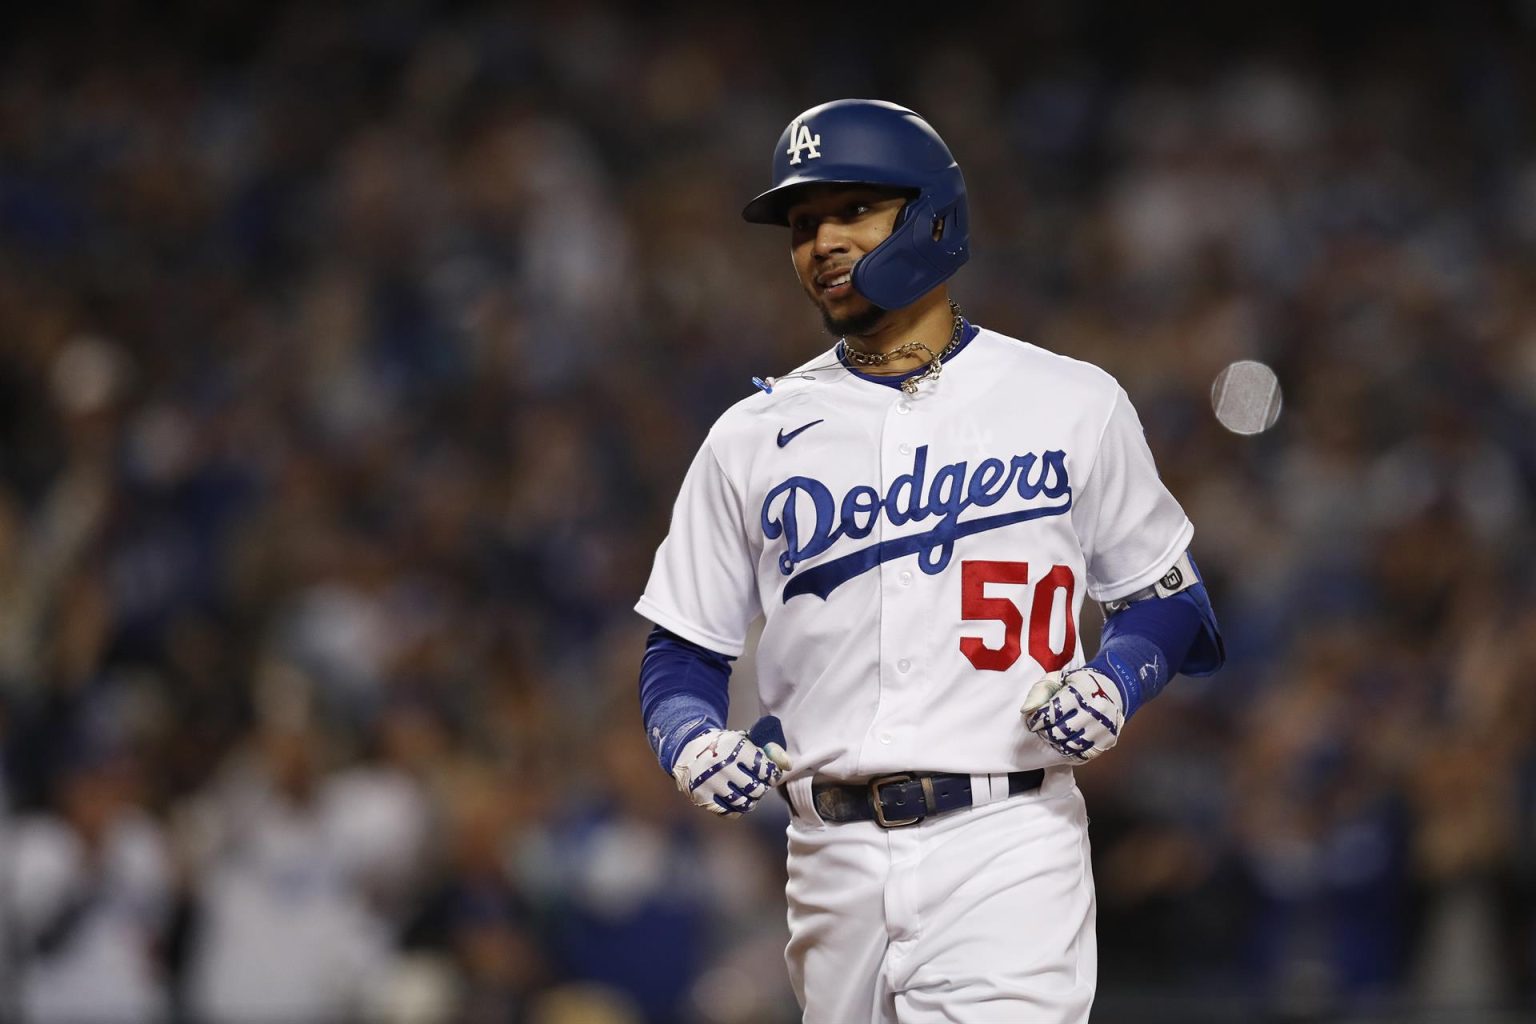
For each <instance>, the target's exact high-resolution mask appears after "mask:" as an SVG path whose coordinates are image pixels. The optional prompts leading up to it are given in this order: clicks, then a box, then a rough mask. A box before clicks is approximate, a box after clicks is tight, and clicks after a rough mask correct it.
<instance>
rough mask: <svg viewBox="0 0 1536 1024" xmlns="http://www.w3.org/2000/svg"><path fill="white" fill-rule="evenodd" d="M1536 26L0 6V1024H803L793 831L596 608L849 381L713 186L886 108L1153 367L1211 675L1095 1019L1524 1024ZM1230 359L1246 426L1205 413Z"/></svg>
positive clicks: (1032, 301) (1533, 593) (737, 202)
mask: <svg viewBox="0 0 1536 1024" xmlns="http://www.w3.org/2000/svg"><path fill="white" fill-rule="evenodd" d="M1533 31H1536V5H1533V4H1531V3H1529V2H1524V3H1501V4H1487V5H1477V4H1465V5H1451V4H1446V5H1440V6H1434V5H1397V4H1384V3H1362V4H1342V3H1341V4H1333V5H1322V4H1317V5H1299V6H1298V5H1269V6H1266V8H1265V9H1264V10H1262V11H1260V10H1257V9H1253V6H1252V5H1244V4H1230V5H1220V4H1214V3H1211V4H1192V3H1183V4H1156V5H1153V4H1146V5H1139V4H1131V3H1104V2H1100V3H1083V4H1078V3H1069V2H1065V0H1053V2H1044V3H1038V4H1019V5H1006V6H1004V5H998V6H997V7H988V6H987V5H985V4H979V5H963V7H962V6H961V5H948V6H946V7H945V8H944V9H943V10H942V11H936V10H930V11H927V12H926V13H924V14H922V16H916V15H914V14H911V13H906V14H904V13H900V12H894V13H893V12H892V11H891V10H889V9H887V10H884V11H882V10H879V9H875V8H860V7H857V6H842V5H814V6H813V5H797V4H782V5H780V4H775V5H773V6H772V8H771V9H769V8H768V7H766V6H764V5H745V4H742V5H718V4H717V5H702V4H700V5H691V4H690V5H672V6H668V5H661V6H657V7H653V6H649V5H648V6H647V7H645V8H644V9H642V8H641V7H640V6H639V5H629V4H623V3H618V2H616V0H608V2H604V0H570V2H562V3H534V4H511V5H468V4H454V5H442V6H433V5H429V4H425V3H408V2H390V3H380V4H361V5H355V6H351V7H340V6H336V7H333V6H330V5H301V4H288V5H254V4H252V5H243V4H239V3H235V2H232V0H222V2H210V3H199V4H193V3H183V4H168V5H153V6H152V7H151V6H150V5H143V6H135V5H132V4H126V3H98V4H83V5H69V4H66V5H62V6H58V7H52V8H49V9H47V10H20V9H16V8H11V9H8V13H6V14H4V15H0V755H3V766H4V773H3V789H0V794H3V796H0V805H3V809H4V816H3V818H0V873H3V877H4V886H3V888H0V894H3V899H0V919H3V925H4V927H3V929H0V949H3V955H0V993H4V998H3V1000H0V1002H3V1004H4V1011H5V1012H6V1014H7V1015H8V1016H10V1015H16V1014H26V1015H27V1016H26V1019H39V1020H44V1019H48V1020H79V1019H83V1017H84V1015H85V1014H86V1013H87V1012H88V1011H90V1009H91V1006H92V1005H96V1006H109V1007H114V1008H116V1010H117V1012H118V1013H119V1014H121V1015H123V1016H124V1019H134V1018H135V1017H142V1018H144V1019H152V1018H153V1017H154V1016H155V1015H157V1014H160V1013H166V1012H172V1010H174V1012H175V1013H176V1014H177V1015H178V1016H179V1017H180V1018H182V1019H208V1020H280V1019H291V1020H321V1019H328V1020H341V1019H365V1018H368V1019H380V1020H421V1021H426V1020H437V1019H452V1020H467V1021H482V1020H484V1021H491V1020H495V1021H505V1020H513V1021H531V1022H539V1024H551V1022H570V1021H582V1022H595V1024H600V1022H630V1021H644V1022H647V1024H670V1022H690V1024H728V1022H747V1021H752V1022H758V1021H762V1022H775V1021H782V1020H789V1019H793V1016H794V1013H793V1004H792V1001H791V1000H790V997H789V994H788V992H787V986H786V984H785V982H784V980H783V968H782V963H781V959H780V952H781V947H782V942H783V924H782V870H783V866H782V831H781V829H782V825H783V817H782V811H781V810H780V809H778V808H771V809H769V810H766V811H764V812H762V813H760V814H759V815H756V816H754V818H753V819H750V820H749V821H748V822H747V823H745V824H741V825H737V826H735V827H728V826H725V825H723V824H722V823H718V822H716V821H714V820H712V819H706V818H705V816H703V815H700V814H697V813H696V812H693V811H691V810H690V809H689V808H688V807H687V806H686V805H685V802H684V801H682V800H681V799H679V798H678V797H677V796H676V794H675V793H673V792H672V790H671V788H670V784H669V781H668V780H667V779H666V778H664V777H663V776H662V775H661V774H660V773H659V772H658V771H657V770H656V768H655V765H654V762H653V761H652V759H651V756H650V754H649V752H648V751H647V749H646V748H645V745H644V743H643V738H642V737H641V733H640V729H639V726H638V724H637V711H636V707H635V700H634V691H635V674H636V667H637V663H638V655H639V651H640V649H641V645H642V642H643V637H644V633H645V630H646V624H645V623H643V622H642V621H640V620H639V618H638V617H637V616H636V615H635V614H633V612H631V610H630V608H631V605H632V603H633V601H634V599H635V597H636V595H637V594H638V592H639V590H640V588H641V586H642V585H643V582H644V579H645V576H646V573H647V571H648V568H649V561H650V557H651V554H652V552H653V550H654V547H655V545H656V543H657V542H658V541H659V539H660V538H661V536H662V534H663V532H664V530H665V527H666V522H667V515H668V509H669V503H670V501H671V497H672V495H673V494H674V493H675V489H676V487H677V484H678V483H679V481H680V479H681V477H682V473H683V470H684V468H685V467H686V465H687V462H688V460H689V458H690V456H691V454H692V452H693V451H694V449H695V447H696V446H697V444H698V442H699V441H700V439H701V438H702V436H703V432H704V430H705V429H706V428H707V426H708V424H709V423H710V422H711V421H712V419H713V418H714V417H715V416H716V415H717V414H718V413H719V412H720V411H721V410H723V409H724V408H725V407H726V406H727V405H729V404H730V403H731V402H733V401H735V400H736V399H737V398H739V397H741V396H742V395H744V394H746V393H748V391H749V389H750V383H749V378H750V377H751V376H752V375H753V374H757V375H764V374H771V373H776V372H781V371H782V370H784V369H786V368H788V367H790V366H793V365H795V364H796V363H798V362H800V361H802V360H803V359H804V358H805V357H806V356H807V355H808V354H810V353H813V352H815V351H817V350H819V349H820V348H821V347H823V346H824V345H825V344H826V340H825V338H824V337H823V336H822V335H821V333H820V328H819V324H818V323H817V321H816V318H815V316H814V314H813V312H812V311H811V310H810V309H809V307H808V306H807V305H806V304H805V303H804V302H803V300H802V299H801V298H800V296H799V295H798V293H797V290H796V288H795V285H794V283H793V280H792V277H791V275H790V273H789V267H788V266H787V261H786V260H785V258H784V256H785V253H784V249H783V241H782V239H776V238H775V237H774V236H773V235H772V233H771V232H768V231H767V230H766V229H755V228H752V227H750V226H748V225H745V224H743V223H741V221H740V220H739V217H738V211H739V209H740V207H741V205H742V203H743V201H744V200H745V199H746V198H747V197H749V196H750V195H752V194H754V193H755V192H756V191H757V190H758V189H759V188H761V187H762V185H763V184H764V182H765V181H766V175H767V163H768V155H769V154H768V150H769V147H770V146H771V144H772V141H773V140H774V139H775V138H776V137H777V135H778V132H779V131H780V130H781V128H782V127H783V125H784V123H785V122H786V120H787V119H788V118H789V117H790V116H792V115H793V114H794V113H795V112H797V111H799V110H801V109H802V108H804V107H806V106H809V105H810V104H812V103H815V102H819V101H821V100H824V99H827V98H831V97H836V96H843V95H875V96H880V97H883V98H888V99H893V100H897V101H900V102H903V103H906V104H908V105H910V106H912V107H914V108H916V109H917V110H919V111H921V112H922V113H923V114H924V115H925V116H927V117H928V118H929V119H930V120H931V121H932V122H933V123H934V124H935V125H936V126H938V128H939V129H940V131H942V132H943V134H944V135H945V137H946V139H947V140H948V141H949V143H950V145H951V146H952V148H953V149H954V151H955V152H956V153H957V155H958V157H959V159H960V162H961V164H962V166H963V167H964V170H965V173H966V177H967V180H968V183H969V186H970V191H971V197H972V211H973V232H974V257H973V260H972V263H971V265H970V266H968V267H967V268H966V269H965V270H964V271H963V272H962V274H961V276H960V277H958V278H957V279H956V281H955V285H954V288H955V294H956V296H957V298H958V299H959V300H960V302H961V303H962V304H963V305H964V307H965V308H966V310H967V312H968V313H969V314H970V315H971V316H972V317H973V318H974V319H976V320H977V321H979V322H981V323H983V324H986V325H988V326H993V327H996V328H998V329H1000V330H1004V331H1006V332H1008V333H1012V334H1015V335H1017V336H1021V337H1024V338H1027V339H1030V340H1033V341H1035V342H1037V343H1040V344H1042V345H1045V346H1047V347H1049V348H1052V349H1055V350H1057V351H1060V352H1063V353H1066V354H1069V355H1073V356H1077V357H1081V358H1085V359H1090V360H1093V361H1095V362H1097V363H1099V364H1100V365H1102V366H1104V367H1105V368H1107V369H1108V370H1110V371H1111V372H1112V373H1114V374H1115V375H1116V376H1117V377H1119V378H1120V380H1121V381H1122V382H1123V383H1124V385H1125V386H1126V388H1127V390H1128V391H1129V392H1130V394H1131V396H1132V398H1133V399H1134V400H1135V402H1136V404H1137V406H1138V408H1139V410H1140V412H1141V414H1142V417H1143V419H1144V421H1145V423H1146V426H1147V429H1148V434H1149V438H1150V441H1151V444H1152V447H1153V450H1154V451H1155V453H1156V454H1157V456H1158V458H1159V461H1160V463H1161V466H1162V470H1163V473H1164V476H1165V478H1166V479H1167V480H1168V482H1169V484H1170V485H1171V487H1172V489H1173V491H1174V492H1175V493H1176V494H1177V495H1178V496H1179V497H1180V499H1181V500H1182V501H1183V502H1184V504H1185V506H1186V508H1187V509H1188V510H1189V512H1190V514H1191V516H1192V518H1193V519H1194V521H1195V523H1196V524H1197V529H1198V538H1197V548H1196V550H1197V551H1198V553H1199V557H1200V560H1201V563H1202V566H1203V567H1204V568H1205V569H1206V571H1207V574H1208V576H1209V578H1210V579H1209V582H1210V586H1211V590H1212V592H1213V594H1214V595H1215V599H1216V604H1217V609H1218V612H1219V614H1220V616H1221V618H1222V622H1223V625H1224V628H1225V632H1226V636H1227V639H1228V643H1229V645H1230V653H1231V660H1230V662H1229V664H1228V667H1227V668H1226V670H1225V671H1224V672H1223V673H1222V674H1221V675H1220V676H1218V677H1217V678H1215V679H1214V680H1210V681H1200V682H1196V681H1191V680H1180V681H1178V682H1177V683H1175V684H1174V685H1173V686H1172V687H1171V688H1170V690H1169V691H1168V692H1167V693H1166V694H1165V696H1164V697H1163V698H1161V699H1160V700H1159V701H1158V702H1157V703H1156V704H1154V705H1152V706H1150V707H1149V708H1148V709H1147V710H1146V711H1145V712H1143V713H1142V714H1141V715H1140V716H1138V719H1137V721H1136V725H1135V728H1134V729H1132V730H1131V731H1130V733H1129V734H1128V737H1127V739H1126V741H1125V742H1124V743H1123V744H1122V749H1121V750H1119V751H1118V752H1117V753H1115V754H1114V755H1113V756H1112V757H1109V758H1106V759H1105V760H1103V761H1101V762H1098V763H1096V764H1094V765H1093V766H1092V767H1091V768H1089V769H1087V770H1085V771H1083V772H1082V773H1081V774H1080V780H1081V785H1082V786H1083V788H1084V790H1085V791H1086V792H1087V794H1088V798H1089V806H1090V811H1091V813H1092V835H1093V839H1094V849H1095V871H1096V875H1097V878H1098V882H1099V895H1100V904H1099V912H1100V943H1101V953H1102V963H1103V968H1102V984H1101V995H1100V1000H1099V1004H1098V1011H1097V1013H1096V1015H1095V1019H1096V1020H1097V1021H1105V1022H1116V1021H1138V1022H1140V1021H1153V1022H1155V1021H1163V1020H1166V1021H1190V1022H1198V1021H1226V1020H1239V1019H1241V1020H1275V1021H1335V1020H1338V1021H1367V1020H1369V1021H1377V1020H1380V1021H1414V1020H1418V1021H1431V1020H1433V1021H1494V1020H1504V1019H1509V1020H1514V1019H1528V1018H1529V1015H1530V1014H1531V1013H1532V1012H1533V1009H1536V930H1533V927H1532V924H1533V913H1536V911H1533V897H1536V892H1533V883H1536V536H1533V533H1536V530H1533V521H1536V520H1533V516H1532V503H1533V499H1536V261H1533V255H1536V127H1533V126H1536V116H1533V114H1536V47H1533ZM1243 358H1251V359H1259V360H1263V361H1265V362H1267V363H1269V364H1270V365H1272V366H1273V367H1274V368H1275V369H1276V370H1277V372H1278V373H1279V376H1280V379H1281V382H1282V385H1283V387H1284V393H1285V407H1284V411H1283V413H1282V415H1281V418H1280V420H1279V422H1278V424H1277V425H1276V427H1275V428H1274V429H1273V430H1271V431H1269V432H1268V433H1266V434H1263V435H1261V436H1258V437H1251V438H1244V437H1238V436H1236V435H1233V434H1230V433H1227V432H1226V431H1224V430H1223V429H1221V427H1220V426H1219V425H1218V424H1217V423H1216V422H1215V420H1214V419H1213V417H1212V415H1211V410H1210V401H1209V393H1210V386H1211V382H1212V379H1213V377H1214V376H1215V374H1216V373H1217V372H1218V371H1219V370H1220V369H1221V368H1222V367H1223V366H1225V365H1227V364H1228V363H1230V362H1231V361H1233V360H1235V359H1243ZM1092 636H1093V631H1092V629H1091V628H1090V629H1089V630H1088V635H1087V637H1086V639H1088V640H1089V642H1091V641H1092ZM736 687H737V689H738V691H740V692H739V693H738V697H737V699H736V702H735V706H734V709H733V716H734V717H735V718H737V719H739V720H742V721H749V720H750V719H751V717H752V716H753V713H754V711H755V707H754V706H753V702H752V698H751V697H750V695H749V694H750V688H749V687H750V666H745V665H744V666H742V669H741V671H740V672H739V673H738V678H737V682H736ZM775 815H777V817H776V816H775ZM1020 926H1021V927H1028V922H1020ZM81 1000H83V1001H84V1002H79V1001H81Z"/></svg>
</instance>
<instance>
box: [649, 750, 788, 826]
mask: <svg viewBox="0 0 1536 1024" xmlns="http://www.w3.org/2000/svg"><path fill="white" fill-rule="evenodd" d="M789 767H790V764H789V757H788V755H787V754H785V752H784V748H783V747H781V746H779V745H778V744H777V743H769V744H768V745H767V749H766V750H765V749H764V748H763V747H759V746H758V745H757V744H756V743H753V742H752V741H751V740H750V739H749V738H748V737H747V734H746V733H744V732H737V731H735V730H725V729H711V730H710V731H708V732H706V733H704V734H702V735H700V736H698V737H696V738H694V739H692V740H689V741H688V742H687V743H686V744H684V745H683V749H682V750H680V751H678V755H677V763H676V765H675V766H674V767H673V769H672V778H673V779H675V780H676V781H677V788H678V789H679V790H681V791H682V792H684V793H686V794H688V798H689V799H690V800H692V801H693V802H694V803H695V804H696V805H698V806H699V807H702V808H704V809H705V810H707V811H713V812H714V813H715V814H721V815H741V814H745V813H747V812H748V811H750V810H751V809H752V808H754V807H756V806H757V802H758V801H759V800H761V799H762V798H763V797H764V796H766V795H767V793H768V789H769V787H771V786H776V785H778V784H779V783H780V782H781V781H782V780H783V778H784V772H786V771H788V770H789Z"/></svg>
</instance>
